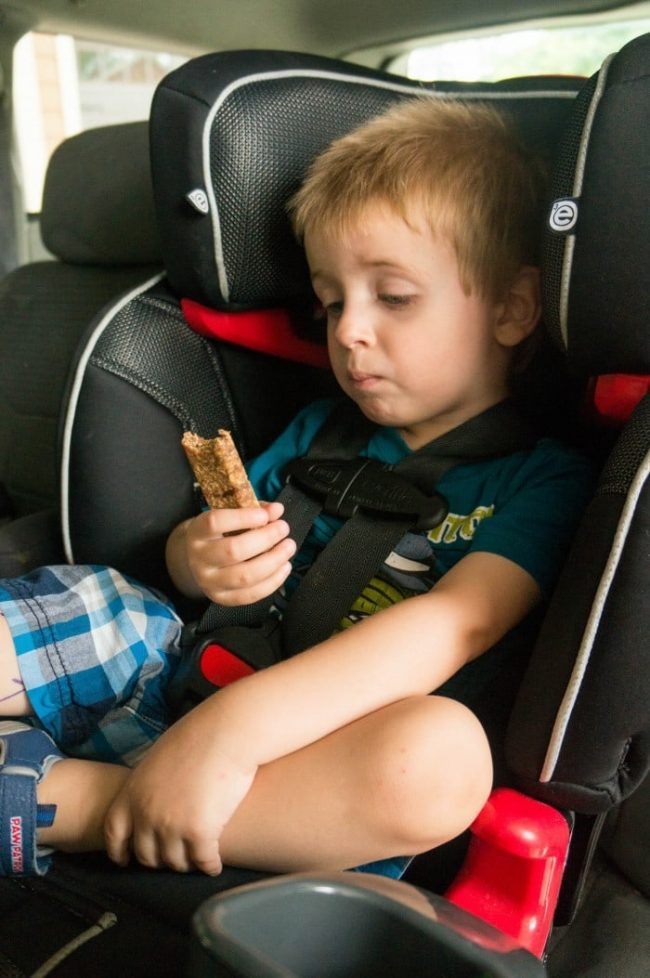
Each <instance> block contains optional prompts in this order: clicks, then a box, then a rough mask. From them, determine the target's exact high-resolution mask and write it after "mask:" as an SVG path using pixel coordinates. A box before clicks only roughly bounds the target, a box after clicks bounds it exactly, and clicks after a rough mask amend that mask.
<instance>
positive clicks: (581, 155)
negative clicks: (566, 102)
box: [560, 54, 614, 351]
mask: <svg viewBox="0 0 650 978" xmlns="http://www.w3.org/2000/svg"><path fill="white" fill-rule="evenodd" d="M613 57H614V55H613V54H610V55H609V57H608V58H605V60H604V61H603V63H602V66H601V68H600V71H599V72H598V81H597V83H596V88H595V89H594V94H593V96H592V99H591V103H590V105H589V111H588V112H587V116H586V119H585V124H584V126H583V127H582V135H581V137H580V146H579V147H578V155H577V157H576V168H575V174H574V178H573V194H572V196H573V197H574V199H575V200H579V198H580V195H581V193H582V185H583V183H584V177H585V165H586V162H587V151H588V149H589V140H590V138H591V130H592V128H593V124H594V117H595V115H596V110H597V109H598V106H599V104H600V100H601V98H602V96H603V92H604V91H605V84H606V82H607V73H608V71H609V66H610V64H611V62H612V58H613ZM579 208H580V204H579V203H578V220H580V217H579V214H580V210H579ZM575 241H576V236H575V234H568V235H567V236H566V238H565V242H564V255H563V257H562V271H561V274H560V335H561V336H562V343H563V345H564V349H565V351H566V350H568V349H569V292H570V289H571V269H572V267H573V252H574V250H575Z"/></svg>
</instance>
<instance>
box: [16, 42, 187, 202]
mask: <svg viewBox="0 0 650 978" xmlns="http://www.w3.org/2000/svg"><path fill="white" fill-rule="evenodd" d="M184 60H186V59H185V58H182V57H180V56H178V55H172V54H167V53H165V52H160V51H144V50H137V49H134V48H125V47H114V46H111V45H107V44H99V43H94V42H92V41H87V40H81V39H78V38H74V37H70V36H68V35H61V34H56V35H55V34H43V33H30V34H26V35H25V36H24V37H23V38H21V40H20V41H19V43H18V44H17V46H16V49H15V54H14V85H13V91H14V118H15V120H16V141H17V147H18V163H19V167H20V173H21V183H22V188H23V200H24V207H25V210H26V211H27V212H28V213H32V214H37V213H38V212H39V211H40V207H41V196H42V190H43V179H44V176H45V169H46V167H47V163H48V160H49V158H50V156H51V154H52V152H53V151H54V150H55V149H56V147H57V146H58V145H59V143H60V142H61V141H62V140H63V139H66V138H67V137H68V136H72V135H74V134H75V133H77V132H80V131H81V130H83V129H90V128H93V127H95V126H102V125H109V124H111V123H117V122H132V121H136V120H138V119H146V118H147V117H148V115H149V107H150V104H151V98H152V96H153V92H154V89H155V87H156V85H157V84H158V82H159V81H160V79H161V78H162V77H163V76H164V75H166V74H167V73H168V72H169V71H171V70H172V69H173V68H175V67H177V66H178V65H179V64H181V63H182V62H183V61H184Z"/></svg>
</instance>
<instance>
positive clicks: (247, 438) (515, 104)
mask: <svg viewBox="0 0 650 978" xmlns="http://www.w3.org/2000/svg"><path fill="white" fill-rule="evenodd" d="M423 91H424V92H426V91H431V92H432V94H434V95H435V93H436V92H440V93H442V94H448V93H453V94H454V95H458V96H459V97H466V98H483V99H490V100H492V99H494V100H495V101H496V103H497V104H498V105H503V106H504V107H507V109H508V110H509V111H510V112H511V114H512V115H513V116H514V118H515V120H516V121H517V123H518V124H519V125H520V126H521V128H522V132H523V133H524V136H525V137H526V138H527V139H528V140H529V141H530V142H531V143H532V144H533V145H534V146H535V148H537V149H538V150H541V151H542V152H543V153H544V155H546V156H547V157H551V156H552V155H553V149H554V147H555V145H556V142H557V138H558V134H559V132H560V131H561V130H562V129H563V128H564V126H565V125H566V123H567V119H568V114H569V112H570V110H571V106H572V102H573V99H574V95H575V91H576V88H575V82H574V81H569V80H564V81H558V82H555V81H553V80H549V79H544V80H537V81H535V80H522V81H520V82H516V83H504V84H502V85H496V86H489V85H487V86H462V85H456V86H455V85H453V84H443V85H439V86H436V85H431V86H420V85H417V86H416V85H413V83H411V82H407V81H405V80H403V79H399V78H395V77H391V76H388V75H384V74H381V73H376V72H371V71H367V70H364V69H361V68H357V67H355V66H352V65H348V64H345V63H341V62H331V61H327V60H325V59H320V58H314V57H308V56H304V55H291V54H284V53H282V52H245V53H239V54H236V53H231V54H223V55H214V56H207V57H205V58H199V59H197V60H196V61H195V62H191V63H189V64H188V65H186V66H184V67H183V68H181V69H179V70H178V71H176V72H174V73H172V74H171V75H170V76H168V78H167V79H166V80H165V81H164V82H163V84H162V85H161V87H160V88H159V90H158V93H157V95H156V98H155V100H154V106H153V114H152V162H153V166H154V184H155V192H156V202H157V208H158V213H159V216H160V221H161V230H162V242H163V252H164V256H165V264H166V269H167V280H166V281H165V282H160V283H157V284H156V285H155V286H153V287H151V288H149V289H146V288H143V289H142V290H140V291H138V292H137V293H136V294H134V295H133V296H132V297H131V299H130V300H129V301H128V302H125V303H124V304H122V305H121V306H120V308H119V309H118V310H117V312H116V315H114V316H112V317H104V318H103V319H102V321H101V322H100V323H98V324H97V326H96V328H94V329H93V330H92V331H91V334H90V337H89V342H88V344H86V345H85V347H84V348H83V349H82V351H81V352H80V354H79V359H78V368H77V370H76V372H75V377H74V380H73V384H72V386H71V396H70V399H69V405H68V411H67V415H66V421H65V437H64V441H63V446H64V453H63V464H64V468H65V471H64V484H65V485H67V493H66V495H65V497H64V500H63V507H64V535H65V544H66V551H67V555H68V557H69V559H73V560H78V561H85V560H92V561H105V562H108V563H113V564H116V565H117V566H118V567H120V568H121V569H123V570H127V571H130V572H132V573H136V574H139V575H140V576H141V577H143V578H144V579H145V580H147V581H149V582H151V583H159V582H162V581H163V579H164V573H163V572H162V570H161V567H162V546H163V541H164V539H165V536H166V534H167V532H168V531H169V529H170V528H171V526H172V525H174V523H176V522H177V521H178V520H180V519H181V518H182V517H183V516H186V515H187V514H188V513H190V512H192V511H193V510H194V508H195V507H196V505H197V503H196V500H195V499H194V495H193V488H192V478H191V475H190V473H189V470H188V469H187V466H186V464H185V460H184V458H183V455H182V451H181V449H180V445H179V442H180V435H181V432H182V430H183V428H184V427H193V428H194V429H195V430H197V431H199V432H200V433H206V434H211V433H213V432H214V430H215V429H216V428H218V427H227V428H230V429H231V430H233V432H234V434H235V438H236V440H237V442H238V444H239V447H240V448H241V449H242V450H243V453H244V454H245V455H250V454H254V453H255V452H257V451H258V450H259V449H260V448H261V447H263V446H264V445H265V444H266V443H267V442H268V440H269V439H270V438H271V437H272V436H273V435H274V434H275V433H276V432H277V431H278V430H279V429H280V428H281V426H282V425H283V424H284V422H285V420H286V419H287V418H288V417H289V416H290V415H291V414H292V413H293V412H294V411H295V408H296V407H297V406H298V405H299V404H301V403H303V402H304V401H305V400H306V399H307V398H313V397H314V396H315V394H316V393H317V392H318V391H321V390H323V389H327V386H328V383H329V381H328V376H327V374H326V372H324V371H323V370H322V368H319V367H317V366H314V365H313V364H312V365H309V364H305V362H304V361H305V359H307V360H311V361H316V360H318V355H317V351H318V344H317V342H315V341H314V339H313V336H311V335H310V333H311V327H312V324H311V316H310V314H309V309H310V294H309V291H308V286H307V278H306V274H305V266H304V261H303V258H302V255H301V252H300V250H299V249H298V248H297V247H296V245H295V244H294V242H293V241H292V239H291V235H290V232H289V229H288V224H287V221H286V217H285V215H284V210H283V206H284V201H285V200H286V199H287V197H288V196H289V194H290V193H291V192H292V191H293V189H294V188H295V187H296V185H297V184H298V182H299V180H300V178H301V175H302V173H303V171H304V168H305V166H306V164H307V162H308V161H309V159H310V158H311V157H312V156H313V155H314V154H315V153H316V152H317V151H318V150H319V149H320V148H321V147H322V146H324V145H325V144H326V143H327V142H329V141H330V140H331V139H332V138H333V137H334V136H336V135H338V134H339V133H341V132H344V131H346V130H347V129H349V128H351V127H352V126H353V125H355V124H357V123H358V122H361V121H362V120H364V119H365V118H367V117H369V116H370V115H371V114H373V113H375V112H377V111H380V110H381V109H382V108H383V107H384V106H385V105H386V104H387V103H388V102H389V101H390V100H392V99H395V98H400V97H404V96H407V97H408V96H410V95H412V94H416V93H422V92H423ZM186 316H187V318H188V319H190V320H191V321H192V322H193V324H194V326H195V328H196V329H198V330H200V332H196V331H194V330H191V329H189V328H188V325H187V321H186ZM292 327H293V330H292ZM297 332H298V333H301V334H303V335H301V336H299V337H298V338H297V339H296V333H297ZM206 333H207V334H208V335H205V334H206ZM224 337H225V338H224ZM278 337H279V339H278ZM233 338H234V339H235V340H236V342H232V340H233ZM242 341H244V342H246V343H247V344H248V346H242V345H241V343H242ZM269 345H270V346H271V348H272V350H273V352H272V353H271V355H269ZM273 354H275V355H273ZM291 357H294V360H293V361H292V360H291V359H289V358H291ZM295 360H300V361H302V364H301V366H300V367H298V366H296V363H295ZM179 380H180V383H179ZM553 394H555V391H554V392H553ZM609 542H611V538H608V544H609ZM575 559H578V558H574V560H575ZM569 583H571V582H570V581H569ZM565 586H566V585H565ZM585 601H587V599H586V598H585ZM565 617H568V616H567V615H566V613H565ZM577 619H578V616H577V615H576V616H575V617H574V616H572V620H573V621H574V624H573V626H572V637H573V638H575V637H577V636H578V635H579V634H581V633H582V631H584V624H585V618H584V616H583V617H582V618H581V619H580V621H578V620H577ZM539 655H541V654H539ZM554 655H555V652H554ZM565 655H566V657H567V659H569V660H572V661H574V660H575V643H574V645H573V646H572V647H571V648H570V649H567V650H566V652H565ZM532 688H533V694H532V695H533V699H534V698H535V697H536V698H537V700H543V701H544V702H545V697H546V688H545V687H540V685H539V684H538V683H537V682H535V681H533V682H532ZM540 688H544V697H541V696H540ZM527 695H528V697H529V699H528V709H529V710H531V712H532V709H531V706H530V696H531V694H530V692H529V693H526V690H524V697H526V696H527ZM552 695H553V689H552V687H549V696H552ZM524 702H526V700H525V699H524ZM556 705H557V704H555V706H556ZM553 708H554V707H553V706H551V707H549V710H552V709H553ZM524 712H525V711H524ZM523 719H526V717H525V716H524V717H523ZM521 723H522V717H519V719H517V718H516V719H515V723H514V725H513V733H512V735H511V745H512V746H511V752H512V755H513V756H512V765H513V768H514V771H515V774H516V775H517V777H518V778H520V779H521V782H522V784H526V786H530V789H531V792H532V793H533V794H535V793H536V791H537V790H538V785H539V777H538V772H537V770H533V773H532V774H531V773H530V771H527V770H526V762H527V760H528V752H527V745H525V744H524V745H523V747H522V743H521V737H520V736H518V734H517V724H521ZM540 739H541V736H540V734H537V736H536V738H534V740H533V743H532V744H531V747H530V753H531V754H532V752H533V750H534V747H535V748H537V749H539V748H540ZM531 767H532V768H534V764H533V765H531ZM633 782H634V778H633V779H632V780H631V781H630V782H629V784H628V785H627V787H631V786H632V783H633ZM543 791H544V788H542V789H541V793H543ZM550 794H551V792H549V795H550ZM578 794H579V792H578ZM546 800H548V801H552V798H551V797H548V798H547V799H546ZM567 800H571V801H573V800H575V799H574V797H573V795H571V796H570V798H569V797H567ZM545 807H548V808H551V807H552V806H550V805H547V806H545ZM575 807H577V809H578V810H580V806H579V805H578V806H575ZM251 876H254V874H246V873H243V872H242V871H235V870H230V869H228V870H226V871H225V872H224V874H223V875H222V876H221V877H220V878H218V879H216V880H211V879H207V878H205V877H200V876H197V875H196V874H192V875H191V876H189V877H178V876H174V875H173V874H168V873H162V872H161V873H150V872H147V871H145V870H139V869H133V870H130V871H128V872H126V873H125V872H123V871H120V870H117V869H116V868H114V867H111V866H109V865H108V863H107V861H106V860H104V859H103V858H102V857H92V858H90V857H76V858H72V857H66V856H62V855H58V856H57V857H56V859H55V869H54V871H53V872H52V873H51V874H50V875H49V876H48V877H46V878H45V879H44V880H36V881H33V882H32V881H30V885H29V891H30V900H32V901H33V906H34V908H38V910H39V912H40V913H41V914H43V913H44V909H45V907H46V906H47V908H48V912H51V910H52V906H53V905H54V904H55V903H58V906H61V905H62V904H64V903H66V899H67V900H68V903H70V902H73V901H74V899H76V897H74V896H71V895H70V894H75V893H76V894H77V895H80V897H81V898H83V899H85V901H86V905H87V906H88V907H89V908H91V909H89V910H88V912H87V915H86V917H85V918H84V920H85V923H86V924H87V930H88V931H90V930H91V929H93V928H94V929H95V930H94V932H95V933H99V934H101V936H100V937H98V938H97V941H87V942H86V943H85V944H84V945H83V947H78V949H77V950H75V952H74V954H73V955H72V956H71V957H70V963H69V967H70V968H71V969H72V970H68V971H67V972H66V970H65V967H64V966H61V965H60V966H59V969H58V972H57V973H58V974H61V975H63V974H65V973H69V974H73V973H76V974H79V973H83V969H84V968H85V969H86V972H87V973H92V974H95V975H100V974H102V973H108V969H109V968H111V967H112V968H113V969H115V968H119V967H120V964H118V963H117V962H118V957H117V955H118V953H119V950H120V948H123V947H124V945H125V944H126V943H128V948H127V950H126V952H125V953H124V955H123V958H122V959H120V960H121V961H123V962H124V964H123V967H125V968H127V970H128V971H129V973H130V974H133V975H136V974H140V973H142V974H144V973H148V970H149V971H150V970H152V969H155V970H156V971H157V973H159V974H161V975H165V974H169V975H172V974H178V973H181V968H182V961H183V955H184V948H185V946H186V938H187V927H188V922H189V917H190V915H191V912H192V911H193V910H194V908H195V907H196V906H197V904H198V903H199V902H200V901H201V900H202V899H203V898H204V897H205V896H207V895H208V894H209V893H210V892H215V891H219V890H225V889H228V888H229V887H233V886H236V885H239V884H240V883H242V882H244V881H245V880H248V879H251ZM11 886H14V887H15V888H18V887H20V897H21V899H22V900H23V901H25V900H26V899H27V898H26V896H25V887H24V886H22V887H21V886H20V884H12V883H10V882H8V883H7V884H6V885H5V886H3V887H2V888H0V889H1V892H2V893H3V896H5V897H6V907H7V909H6V910H5V913H4V919H3V921H2V929H3V930H2V932H3V933H6V932H7V931H6V930H5V928H7V929H9V928H11V926H12V922H13V921H14V920H15V918H13V920H12V915H11V914H10V913H9V906H10V900H9V898H8V896H7V888H10V887H11ZM90 894H92V901H91V900H89V896H90ZM66 895H68V896H66ZM91 904H92V907H91ZM23 909H24V907H23ZM91 910H92V913H91ZM71 916H72V914H71V913H70V914H68V917H67V918H66V919H67V920H68V926H69V928H70V929H71V930H72V929H73V928H72V923H71V920H70V918H71ZM116 917H117V922H116V920H115V918H116ZM138 933H139V934H140V935H141V939H140V941H138V940H137V935H138ZM144 945H146V946H144ZM5 946H6V945H5V944H4V943H3V944H2V945H1V949H2V950H3V951H4V949H5ZM29 950H31V949H29ZM25 954H27V951H25ZM107 955H111V956H112V957H111V962H110V965H108V966H107V965H106V957H107ZM41 959H42V956H41ZM102 967H103V968H104V971H102ZM75 969H76V971H75Z"/></svg>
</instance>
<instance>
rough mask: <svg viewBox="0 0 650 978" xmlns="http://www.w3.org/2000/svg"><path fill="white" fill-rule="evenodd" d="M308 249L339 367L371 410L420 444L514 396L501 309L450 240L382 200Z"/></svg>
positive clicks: (348, 389) (311, 241) (314, 236)
mask: <svg viewBox="0 0 650 978" xmlns="http://www.w3.org/2000/svg"><path fill="white" fill-rule="evenodd" d="M305 248H306V252H307V259H308V262H309V267H310V270H311V275H312V281H313V285H314V289H315V291H316V294H317V296H318V298H319V299H320V301H321V302H322V304H323V306H324V307H325V310H326V312H327V336H328V347H329V353H330V359H331V362H332V368H333V370H334V374H335V376H336V379H337V380H338V382H339V384H340V386H341V387H342V388H343V390H344V391H345V393H346V394H348V395H349V396H350V397H351V398H352V400H353V401H355V402H356V403H357V404H358V405H359V407H360V408H361V410H362V411H363V413H364V414H365V415H366V416H367V417H368V418H370V419H371V420H373V421H376V422H378V423H379V424H383V425H390V426H391V427H395V428H397V429H398V430H399V432H400V433H401V435H402V437H403V438H404V439H405V441H406V443H407V444H408V445H409V446H410V447H411V448H413V449H415V448H418V447H420V446H421V445H424V444H426V443H427V442H428V441H431V439H433V438H435V437H437V436H438V435H441V434H443V433H444V432H445V431H448V430H449V429H451V428H453V427H455V426H456V425H458V424H460V423H461V422H463V421H465V420H467V419H468V418H470V417H473V416H474V415H476V414H479V413H480V412H481V411H483V410H484V409H485V408H487V407H490V406H491V405H492V404H495V403H496V402H497V401H499V400H501V399H502V398H503V397H505V396H506V395H507V376H508V366H509V361H510V355H509V350H508V348H507V347H505V346H502V344H501V342H500V341H499V339H498V338H497V330H496V329H495V326H496V324H497V322H498V321H499V316H500V314H501V312H502V307H501V306H499V305H498V304H496V303H493V302H489V301H487V300H485V299H482V298H480V297H479V296H477V295H475V294H471V295H467V294H466V293H465V292H464V291H463V288H462V286H461V283H460V279H459V273H458V262H457V259H456V254H455V252H454V249H453V247H452V245H451V243H449V242H447V241H446V240H442V239H439V238H434V236H433V234H432V232H431V230H430V229H429V228H428V226H427V225H426V224H425V223H424V222H422V223H421V224H417V225H416V224H407V223H406V221H404V219H403V218H401V217H400V216H399V215H398V214H396V213H395V212H394V211H392V210H391V209H390V208H389V207H387V206H381V205H379V204H378V205H373V206H370V207H368V208H367V210H366V211H365V212H364V214H363V218H362V220H360V221H359V222H358V223H357V224H355V225H354V226H353V228H352V230H351V231H350V232H349V233H347V234H346V235H345V236H344V237H337V236H336V235H335V234H332V233H328V232H325V233H323V232H320V231H319V230H318V228H314V229H312V230H309V231H308V232H307V234H306V235H305Z"/></svg>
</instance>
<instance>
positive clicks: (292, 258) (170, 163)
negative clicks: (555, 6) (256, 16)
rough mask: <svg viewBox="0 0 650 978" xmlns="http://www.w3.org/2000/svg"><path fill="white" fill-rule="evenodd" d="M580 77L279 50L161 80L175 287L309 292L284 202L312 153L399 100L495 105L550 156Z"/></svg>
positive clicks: (160, 177)
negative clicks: (500, 75)
mask: <svg viewBox="0 0 650 978" xmlns="http://www.w3.org/2000/svg"><path fill="white" fill-rule="evenodd" d="M579 87H580V83H579V82H577V81H576V80H574V79H549V78H538V79H525V80H517V81H513V82H504V83H496V84H466V85H464V84H461V83H456V84H454V83H430V84H422V83H415V82H413V81H409V80H407V79H404V78H399V77H398V76H395V75H389V74H386V73H383V72H378V71H372V70H370V69H366V68H362V67H359V66H356V65H352V64H350V63H348V62H343V61H336V60H331V59H327V58H320V57H316V56H311V55H303V54H291V53H287V52H281V51H240V52H223V53H220V54H212V55H205V56H202V57H199V58H196V59H194V60H193V61H190V62H187V63H186V64H185V65H183V66H182V67H180V68H178V69H177V70H176V71H174V72H172V73H171V74H169V75H168V76H167V77H166V78H165V79H163V81H162V82H161V83H160V85H159V87H158V89H157V91H156V94H155V96H154V101H153V105H152V113H151V152H152V170H153V180H154V196H155V200H156V209H157V213H158V220H159V226H160V231H161V239H162V248H163V258H164V262H165V266H166V269H167V274H168V277H169V280H170V283H171V285H172V287H173V288H174V290H175V291H176V292H177V293H178V295H179V296H181V297H185V298H189V299H190V300H193V301H195V302H198V303H203V304H204V305H206V306H208V307H210V308H213V309H219V310H236V309H253V308H263V307H269V306H273V305H280V304H284V303H291V302H292V301H296V300H300V299H302V298H304V297H306V296H308V295H310V294H311V293H310V287H309V282H308V278H307V274H306V266H305V262H304V258H303V254H302V250H301V249H300V248H299V247H298V246H297V244H296V243H295V241H294V239H293V236H292V233H291V230H290V227H289V222H288V219H287V216H286V212H285V206H286V201H287V200H288V198H289V197H290V196H291V195H292V193H293V192H294V191H295V190H296V189H297V187H298V186H299V184H300V182H301V180H302V178H303V175H304V173H305V170H306V168H307V166H308V164H309V163H310V162H311V160H312V159H313V157H314V156H315V155H317V154H318V153H319V152H320V151H321V150H322V149H324V148H325V146H326V145H327V144H328V143H330V142H331V141H332V139H334V138H336V137H338V136H340V135H343V134H344V133H345V132H348V131H349V130H351V129H353V128H354V127H356V126H357V125H360V124H361V123H362V122H364V121H365V120H366V119H368V118H370V117H371V116H373V115H376V114H378V113H380V112H382V111H383V110H384V109H385V108H387V106H388V105H389V104H390V103H391V102H393V101H395V100H396V99H399V98H404V97H412V96H415V95H422V94H423V93H427V92H430V93H431V94H432V95H433V96H434V97H435V96H449V95H450V94H451V95H454V96H458V97H462V98H468V99H469V98H471V99H474V100H485V101H490V102H492V103H493V104H496V105H498V106H503V108H504V109H507V110H508V111H509V112H510V114H511V116H512V117H513V119H514V121H515V124H517V125H518V126H519V128H520V130H521V132H522V135H523V137H524V139H525V141H526V142H527V143H528V144H529V145H530V146H531V147H532V148H533V149H535V150H536V151H538V152H540V153H541V154H542V155H545V156H546V157H549V156H550V155H551V153H552V151H553V150H554V148H555V146H556V144H557V139H558V133H559V132H560V131H561V129H562V127H563V125H564V121H565V118H566V116H567V115H568V110H569V107H570V104H571V101H572V100H573V98H574V97H575V94H576V92H577V91H578V89H579Z"/></svg>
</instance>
